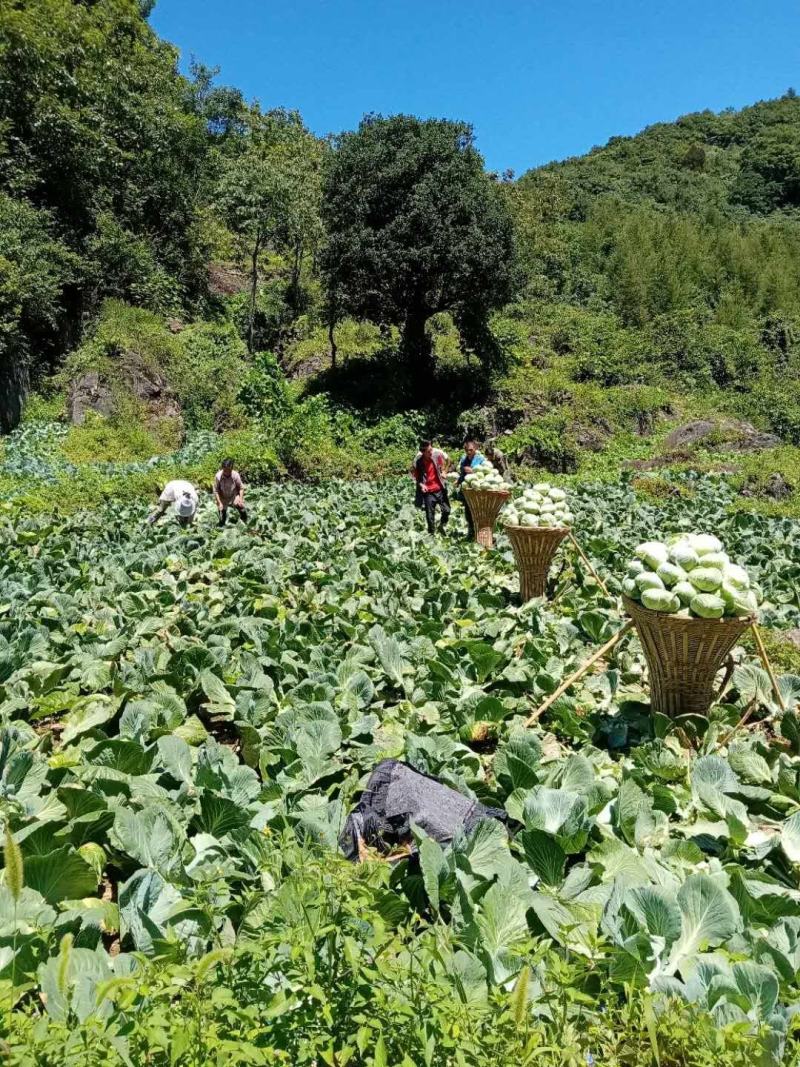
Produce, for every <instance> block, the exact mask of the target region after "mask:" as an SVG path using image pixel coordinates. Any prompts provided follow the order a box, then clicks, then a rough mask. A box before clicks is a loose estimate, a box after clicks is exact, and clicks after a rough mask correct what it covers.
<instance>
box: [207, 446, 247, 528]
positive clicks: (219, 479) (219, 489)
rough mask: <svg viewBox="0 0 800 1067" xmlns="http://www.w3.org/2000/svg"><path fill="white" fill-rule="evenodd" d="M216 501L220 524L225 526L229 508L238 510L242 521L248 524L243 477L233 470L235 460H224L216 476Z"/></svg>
mask: <svg viewBox="0 0 800 1067" xmlns="http://www.w3.org/2000/svg"><path fill="white" fill-rule="evenodd" d="M214 500H215V501H216V504H217V511H218V512H219V524H220V526H224V525H225V522H226V520H227V518H228V508H231V507H233V508H236V510H237V511H238V512H239V515H240V517H241V519H242V522H247V509H246V508H245V506H244V483H243V482H242V476H241V474H239V472H238V471H237V470H234V469H233V460H232V459H230V458H228V459H223V461H222V467H221V468H220V469H219V470H218V471H217V473H216V474H215V475H214Z"/></svg>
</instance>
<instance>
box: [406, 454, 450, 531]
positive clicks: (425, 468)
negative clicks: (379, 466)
mask: <svg viewBox="0 0 800 1067" xmlns="http://www.w3.org/2000/svg"><path fill="white" fill-rule="evenodd" d="M448 462H449V460H448V458H447V453H446V452H443V451H442V450H441V448H434V447H433V445H432V444H431V442H430V441H420V443H419V452H418V453H417V454H416V456H415V457H414V462H413V464H412V465H411V477H412V478H413V479H414V480H415V482H416V483H417V495H416V499H415V501H414V503H415V504H416V505H417V507H418V508H424V510H425V520H426V521H427V523H428V533H430V534H435V533H436V508H437V507H438V508H439V510H440V512H441V520H440V524H439V529H440V530H444V528H445V526H446V525H447V520H448V519H449V518H450V497H449V495H448V492H447V486H446V484H445V475H446V474H447V465H448Z"/></svg>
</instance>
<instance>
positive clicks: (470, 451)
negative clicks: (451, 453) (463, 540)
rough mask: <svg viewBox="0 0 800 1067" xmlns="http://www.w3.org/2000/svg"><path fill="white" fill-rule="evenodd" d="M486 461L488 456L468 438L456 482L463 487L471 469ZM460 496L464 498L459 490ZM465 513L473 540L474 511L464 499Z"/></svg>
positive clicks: (470, 536) (459, 462)
mask: <svg viewBox="0 0 800 1067" xmlns="http://www.w3.org/2000/svg"><path fill="white" fill-rule="evenodd" d="M485 462H486V457H485V456H484V455H483V453H482V452H479V451H478V446H477V445H476V444H475V442H474V441H473V440H472V439H471V438H467V440H466V441H465V442H464V455H463V456H462V457H461V459H460V460H459V461H458V482H457V483H456V484H457V485H458V487H459V490H460V489H461V486H462V485H463V483H464V479H465V478H466V476H467V475H468V474H469V472H470V471H471V470H474V468H475V467H480V465H481V464H482V463H485ZM459 497H460V499H461V500H464V496H463V494H461V493H460V492H459ZM464 515H465V517H466V520H467V531H468V534H469V539H470V541H472V540H473V539H474V537H475V524H474V523H473V521H472V512H471V511H470V510H469V504H468V503H467V502H466V500H464Z"/></svg>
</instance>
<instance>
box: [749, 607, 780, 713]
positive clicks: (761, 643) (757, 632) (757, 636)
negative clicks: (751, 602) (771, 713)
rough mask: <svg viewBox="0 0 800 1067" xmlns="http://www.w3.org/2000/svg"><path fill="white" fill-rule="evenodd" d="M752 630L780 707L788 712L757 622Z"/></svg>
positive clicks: (752, 624)
mask: <svg viewBox="0 0 800 1067" xmlns="http://www.w3.org/2000/svg"><path fill="white" fill-rule="evenodd" d="M750 629H751V630H752V631H753V637H754V638H755V639H756V648H757V649H758V654H759V656H760V657H761V662H762V663H763V664H764V667H765V669H766V672H767V674H768V675H769V680H770V682H772V692H773V693H774V694H775V699H776V700H777V702H778V707H779V708H780V709H781V711H786V705H785V704H784V702H783V697H782V696H781V691H780V689H778V682H777V679H776V678H775V674H774V672H773V670H772V664H771V663H770V661H769V656H768V655H767V650H766V648H765V647H764V639H763V638H762V636H761V632H760V630H759V629H758V626H757V624H756V623H755V622H753V623H751V625H750Z"/></svg>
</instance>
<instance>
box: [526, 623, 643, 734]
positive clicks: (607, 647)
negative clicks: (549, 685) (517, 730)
mask: <svg viewBox="0 0 800 1067" xmlns="http://www.w3.org/2000/svg"><path fill="white" fill-rule="evenodd" d="M632 626H633V620H632V619H628V621H627V622H626V623H625V624H624V625H623V626H622V627H621V628H620V629H619V630H617V632H616V633H615V634H614V636H613V637H612V638H611V639H610V640H608V641H606V643H605V644H604V645H603V646H602V647H601V648H598V650H597V651H596V652H594V653H592V655H591V656H590V657H589V658H588V659H587V661H586V662H585V663H584V664H583V666H582V667H579V668H578V670H577V671H575V672H574V674H571V675H570V676H569V678H567V679H566V681H563V682H562V683H561V685H560V686H559V687H558V689H556V690H555V691H554V692H552V693H551V694H550V696H549V697H548V698H547V699H546V700H545V701H544V703H543V704H540V705H539V707H538V708H537V709H536V711H534V712H533V714H532V715H529V716H528V719H527V720H526V722H525V725H526V726H531V725H532V724H533V723H534V722H536V720H537V719H538V718H539V716H540V715H541V714H542V713H543V712H545V711H547V709H548V708H549V707H550V705H551V704H554V703H555V702H556V700H558V698H559V697H560V696H561V695H562V694H563V693H566V691H567V690H568V689H569V687H570V686H571V685H574V684H575V682H577V681H578V679H579V678H582V677H583V675H584V674H586V672H587V671H588V670H589V668H590V667H593V666H594V664H595V663H597V661H598V660H599V659H602V658H603V656H605V655H606V654H607V653H608V652H610V651H611V649H612V648H613V647H614V645H616V644H617V643H618V642H619V641H621V640H622V638H623V637H624V636H625V634H626V633H627V632H628V631H629V630H630V629H631V627H632Z"/></svg>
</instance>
